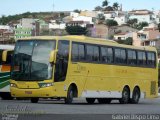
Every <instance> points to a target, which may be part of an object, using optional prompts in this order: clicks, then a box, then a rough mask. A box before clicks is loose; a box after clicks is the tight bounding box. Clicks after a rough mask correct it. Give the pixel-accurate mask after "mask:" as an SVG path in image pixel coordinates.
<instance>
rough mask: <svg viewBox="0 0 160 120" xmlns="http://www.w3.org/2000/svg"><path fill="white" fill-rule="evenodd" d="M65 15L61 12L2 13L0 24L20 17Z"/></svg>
mask: <svg viewBox="0 0 160 120" xmlns="http://www.w3.org/2000/svg"><path fill="white" fill-rule="evenodd" d="M59 16H60V17H65V16H66V14H65V13H63V12H61V13H52V12H33V13H30V12H26V13H23V14H16V15H9V16H5V15H2V17H1V18H0V24H2V25H6V24H9V23H11V22H16V21H17V20H20V19H22V18H34V19H50V18H58V17H59Z"/></svg>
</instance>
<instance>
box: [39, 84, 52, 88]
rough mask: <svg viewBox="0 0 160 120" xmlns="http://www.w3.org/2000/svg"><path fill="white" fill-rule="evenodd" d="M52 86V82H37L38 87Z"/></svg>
mask: <svg viewBox="0 0 160 120" xmlns="http://www.w3.org/2000/svg"><path fill="white" fill-rule="evenodd" d="M50 86H53V83H39V87H40V88H44V87H50Z"/></svg>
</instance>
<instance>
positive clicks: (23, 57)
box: [12, 40, 55, 80]
mask: <svg viewBox="0 0 160 120" xmlns="http://www.w3.org/2000/svg"><path fill="white" fill-rule="evenodd" d="M53 49H55V41H53V40H52V41H48V40H30V41H18V42H17V43H16V47H15V51H14V56H13V57H14V58H13V64H12V79H14V80H44V79H51V76H52V67H51V64H50V63H49V57H50V52H51V51H52V50H53Z"/></svg>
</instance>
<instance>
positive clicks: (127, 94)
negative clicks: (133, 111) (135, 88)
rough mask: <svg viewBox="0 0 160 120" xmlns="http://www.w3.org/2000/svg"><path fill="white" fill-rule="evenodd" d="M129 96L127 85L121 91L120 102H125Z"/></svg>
mask: <svg viewBox="0 0 160 120" xmlns="http://www.w3.org/2000/svg"><path fill="white" fill-rule="evenodd" d="M129 98H130V91H129V88H128V87H124V88H123V91H122V98H121V99H119V102H120V104H127V103H128V102H129Z"/></svg>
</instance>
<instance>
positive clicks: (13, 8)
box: [0, 0, 160, 16]
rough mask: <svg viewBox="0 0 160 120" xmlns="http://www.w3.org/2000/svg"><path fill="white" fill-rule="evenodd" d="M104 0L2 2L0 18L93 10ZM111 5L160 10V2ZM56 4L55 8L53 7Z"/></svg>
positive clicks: (130, 0)
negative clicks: (36, 13) (3, 16)
mask: <svg viewBox="0 0 160 120" xmlns="http://www.w3.org/2000/svg"><path fill="white" fill-rule="evenodd" d="M103 1H104V0H1V1H0V16H2V15H5V16H8V15H14V14H21V13H24V12H49V11H73V10H75V9H80V10H93V9H94V8H95V7H96V6H101V5H102V2H103ZM108 1H109V5H112V4H113V3H114V2H118V3H119V4H122V6H123V10H132V9H149V10H153V9H154V10H160V0H108ZM53 3H54V7H53Z"/></svg>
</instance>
